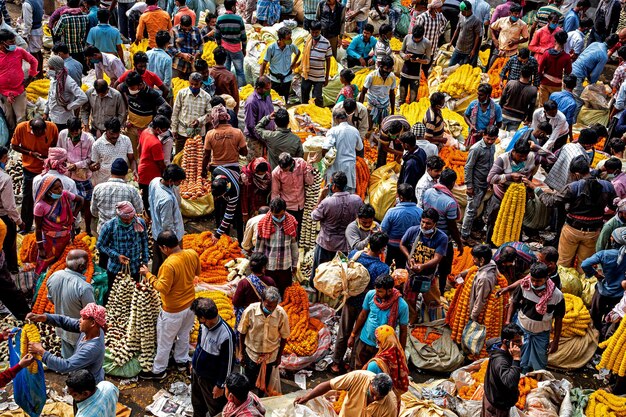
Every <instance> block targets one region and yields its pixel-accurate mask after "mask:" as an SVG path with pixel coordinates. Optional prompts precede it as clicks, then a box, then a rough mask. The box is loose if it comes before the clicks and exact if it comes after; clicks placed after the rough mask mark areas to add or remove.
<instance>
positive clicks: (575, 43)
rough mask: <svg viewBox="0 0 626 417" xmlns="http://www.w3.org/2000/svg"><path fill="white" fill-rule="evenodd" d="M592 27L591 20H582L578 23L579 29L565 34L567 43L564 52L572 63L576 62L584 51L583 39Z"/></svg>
mask: <svg viewBox="0 0 626 417" xmlns="http://www.w3.org/2000/svg"><path fill="white" fill-rule="evenodd" d="M592 27H593V20H591V19H588V18H584V19H583V20H581V21H580V27H578V28H577V29H576V30H573V31H571V32H568V33H567V43H566V44H565V52H567V53H568V54H570V56H571V57H572V62H574V61H576V60H577V59H578V57H579V56H580V54H581V53H582V52H583V50H584V49H585V39H586V38H587V34H588V33H589V31H590V30H591V28H592Z"/></svg>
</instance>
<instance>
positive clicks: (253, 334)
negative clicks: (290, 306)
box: [238, 287, 290, 386]
mask: <svg viewBox="0 0 626 417" xmlns="http://www.w3.org/2000/svg"><path fill="white" fill-rule="evenodd" d="M261 298H262V300H263V301H261V302H260V303H252V304H250V305H249V306H248V307H247V308H246V309H245V310H244V312H243V314H242V315H241V320H240V321H239V328H238V330H239V333H240V334H241V336H240V338H239V348H240V349H239V352H240V353H239V355H241V356H240V358H239V359H240V361H241V362H242V363H243V367H244V371H245V374H246V376H247V377H248V380H249V381H250V383H251V384H252V383H257V385H258V381H257V379H258V377H259V372H260V371H261V367H262V366H263V364H265V365H266V367H267V368H266V371H265V381H262V382H261V385H262V386H267V384H268V383H269V380H270V376H271V375H272V370H273V368H275V367H277V366H278V365H279V364H280V360H281V357H282V354H283V349H284V348H285V344H286V343H287V338H288V337H289V334H290V330H289V317H288V316H287V313H286V312H285V310H284V309H283V308H282V307H281V306H279V305H278V304H279V303H280V293H279V292H278V289H277V288H276V287H267V288H266V289H265V291H264V292H263V293H262V294H261Z"/></svg>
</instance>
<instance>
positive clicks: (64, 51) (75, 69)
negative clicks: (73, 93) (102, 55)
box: [52, 42, 83, 85]
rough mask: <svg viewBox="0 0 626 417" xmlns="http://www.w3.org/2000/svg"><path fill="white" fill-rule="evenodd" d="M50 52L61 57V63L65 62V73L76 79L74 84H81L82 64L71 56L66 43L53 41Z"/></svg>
mask: <svg viewBox="0 0 626 417" xmlns="http://www.w3.org/2000/svg"><path fill="white" fill-rule="evenodd" d="M52 52H54V54H55V55H58V56H60V57H61V58H63V63H64V64H65V68H66V69H67V73H68V75H69V76H70V77H72V79H73V80H74V81H76V85H82V84H83V81H82V80H83V64H81V63H80V62H78V61H77V60H75V59H74V58H72V56H71V55H70V50H69V49H68V47H67V45H66V44H64V43H62V42H58V43H55V44H54V46H53V47H52Z"/></svg>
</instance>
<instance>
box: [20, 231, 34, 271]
mask: <svg viewBox="0 0 626 417" xmlns="http://www.w3.org/2000/svg"><path fill="white" fill-rule="evenodd" d="M38 254H39V248H37V238H36V237H35V234H34V233H29V234H27V235H26V236H24V239H23V240H22V246H20V251H19V253H18V256H19V259H20V261H21V262H22V263H23V264H25V263H32V262H37V255H38Z"/></svg>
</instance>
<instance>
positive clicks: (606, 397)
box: [585, 390, 626, 417]
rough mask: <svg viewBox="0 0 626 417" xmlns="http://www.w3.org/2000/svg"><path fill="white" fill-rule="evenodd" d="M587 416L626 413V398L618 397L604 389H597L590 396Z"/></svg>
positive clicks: (605, 416) (613, 416)
mask: <svg viewBox="0 0 626 417" xmlns="http://www.w3.org/2000/svg"><path fill="white" fill-rule="evenodd" d="M585 415H586V416H587V417H617V416H624V415H626V398H623V397H618V396H617V395H613V394H610V393H608V392H606V391H604V390H597V391H595V392H594V393H592V394H591V395H590V396H589V402H588V403H587V409H586V410H585Z"/></svg>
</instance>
